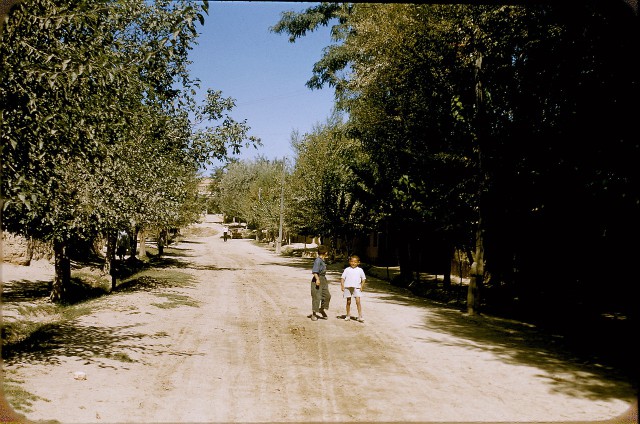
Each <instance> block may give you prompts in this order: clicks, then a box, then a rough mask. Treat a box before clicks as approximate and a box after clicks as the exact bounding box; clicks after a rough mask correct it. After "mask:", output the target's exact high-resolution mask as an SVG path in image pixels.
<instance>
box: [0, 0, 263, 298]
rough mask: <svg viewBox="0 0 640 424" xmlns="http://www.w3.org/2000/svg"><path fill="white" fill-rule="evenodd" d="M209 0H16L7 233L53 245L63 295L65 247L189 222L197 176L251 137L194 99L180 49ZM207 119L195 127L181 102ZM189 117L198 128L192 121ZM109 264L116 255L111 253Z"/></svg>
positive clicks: (7, 65)
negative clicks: (60, 0)
mask: <svg viewBox="0 0 640 424" xmlns="http://www.w3.org/2000/svg"><path fill="white" fill-rule="evenodd" d="M207 10H208V3H207V2H202V3H199V4H196V5H194V4H193V3H191V2H188V1H177V2H156V3H154V4H148V3H140V2H137V1H108V0H104V1H100V2H80V3H72V4H69V5H63V6H60V5H58V4H56V3H55V2H51V1H48V0H40V1H38V2H35V3H30V4H28V5H27V4H18V5H17V6H16V7H15V8H14V9H13V10H12V11H11V14H10V16H9V19H8V21H7V23H6V25H5V27H4V31H3V33H2V43H1V44H0V50H1V51H0V53H1V54H2V59H1V60H2V61H3V63H2V81H1V82H0V96H1V98H2V118H3V119H2V122H1V125H2V136H1V137H2V174H3V178H2V197H3V205H2V206H3V218H4V220H3V223H4V224H5V228H6V229H8V230H9V231H12V232H16V233H19V234H23V235H26V236H28V237H35V238H39V239H43V240H51V241H53V243H54V249H55V252H56V253H55V254H56V278H55V281H54V284H53V290H52V293H51V299H52V300H54V301H61V300H63V299H64V297H65V290H66V289H65V287H66V285H67V284H68V280H69V260H68V254H67V247H68V245H69V243H71V242H73V241H75V240H78V239H83V238H90V237H94V236H95V235H96V234H98V233H100V232H103V233H105V234H106V235H107V239H108V240H109V241H108V243H107V244H108V246H110V247H113V244H114V243H113V240H114V237H115V232H116V231H117V230H118V229H119V228H131V227H132V226H136V227H139V228H155V229H157V230H158V231H159V232H160V233H162V232H163V231H166V229H167V228H171V227H173V226H176V225H179V224H181V223H184V222H185V221H184V220H190V219H194V216H195V214H194V209H196V208H198V206H197V205H198V202H197V201H196V195H195V193H196V185H195V183H194V181H195V176H196V173H197V171H198V170H199V168H201V167H204V165H205V164H206V162H207V161H209V160H211V159H212V158H215V159H225V158H227V154H228V149H231V150H232V151H233V152H237V150H238V148H239V146H240V145H242V141H243V140H244V139H247V144H251V143H259V140H257V139H255V138H253V137H248V136H247V131H248V127H247V126H246V123H244V122H243V123H236V122H235V121H234V120H233V119H231V118H230V116H229V115H228V114H227V112H228V111H229V110H231V108H232V107H233V101H232V100H231V99H223V98H222V97H221V96H220V93H219V92H212V91H210V92H209V95H208V97H207V99H206V101H205V103H204V105H203V106H201V107H199V108H197V107H196V106H195V103H194V101H193V100H192V98H191V95H192V91H191V89H192V88H193V87H194V84H196V82H195V81H192V80H191V78H190V77H189V73H188V71H187V64H188V61H187V52H188V50H189V48H190V45H191V44H192V43H193V42H195V40H196V37H197V32H196V23H197V22H200V23H201V24H202V23H203V22H204V17H203V14H202V13H206V12H207ZM190 110H195V111H194V115H195V116H196V118H197V119H200V121H202V120H208V121H219V122H214V123H215V124H216V125H214V126H202V125H201V126H199V128H198V130H196V131H195V132H194V131H193V128H194V124H193V123H192V122H190V119H189V111H190ZM200 121H199V122H198V124H201V123H202V122H200ZM108 251H109V253H108V255H107V265H109V261H110V260H111V259H112V258H113V249H108Z"/></svg>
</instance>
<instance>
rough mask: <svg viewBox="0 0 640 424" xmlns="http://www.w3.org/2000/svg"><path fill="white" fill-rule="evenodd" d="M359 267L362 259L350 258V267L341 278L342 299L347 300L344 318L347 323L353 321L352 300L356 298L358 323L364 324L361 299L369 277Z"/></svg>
mask: <svg viewBox="0 0 640 424" xmlns="http://www.w3.org/2000/svg"><path fill="white" fill-rule="evenodd" d="M359 265H360V258H359V257H358V256H357V255H351V256H349V266H348V267H347V268H345V269H344V271H342V277H340V290H342V297H346V298H347V314H346V315H345V316H344V320H345V321H349V320H351V316H350V315H349V312H350V310H351V298H352V297H355V298H356V306H357V308H358V321H359V322H364V318H363V317H362V305H361V303H360V297H362V291H363V290H364V283H365V281H367V277H366V276H365V275H364V271H363V270H362V268H360V266H359Z"/></svg>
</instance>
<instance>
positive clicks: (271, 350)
mask: <svg viewBox="0 0 640 424" xmlns="http://www.w3.org/2000/svg"><path fill="white" fill-rule="evenodd" d="M198 227H199V230H200V234H201V236H199V237H195V236H194V237H189V238H188V239H186V240H184V241H182V242H180V243H179V244H177V245H172V250H171V252H172V253H171V255H172V259H174V260H175V261H174V265H173V266H171V267H167V268H166V269H165V271H166V272H168V273H169V272H170V273H174V275H175V273H176V272H178V273H181V274H182V280H183V284H178V285H176V284H173V285H164V286H163V285H162V284H158V285H149V286H148V287H146V288H145V289H132V290H123V291H118V292H115V293H112V294H110V295H108V296H104V297H101V298H98V299H94V300H92V301H90V302H88V306H89V307H90V312H89V313H87V314H86V315H83V316H81V317H79V318H77V319H75V320H73V321H72V322H69V323H66V324H63V325H58V326H52V327H51V328H49V329H48V330H47V334H46V337H44V338H42V339H41V340H44V341H43V342H42V343H41V344H40V345H39V346H37V347H32V348H31V349H29V350H28V351H25V352H17V353H15V354H13V355H12V356H11V357H10V358H5V360H4V363H3V377H4V379H5V381H4V382H3V383H4V384H5V390H6V385H7V384H8V382H10V383H11V384H12V385H14V386H15V385H17V386H19V388H20V390H23V391H24V392H26V393H27V394H28V395H29V396H30V399H31V402H30V403H31V405H27V406H24V405H21V406H20V409H17V408H14V409H15V410H16V412H17V413H19V414H23V415H24V416H25V417H26V419H27V420H29V421H58V422H61V423H161V422H175V423H187V422H189V423H191V422H199V423H209V422H218V423H221V422H225V423H230V422H324V421H329V422H443V421H447V422H478V421H482V422H514V421H520V422H522V421H529V422H531V421H537V422H540V421H545V422H550V421H574V422H575V421H577V422H586V421H593V420H608V421H610V422H633V421H634V420H635V421H637V401H636V399H637V398H636V396H637V394H636V393H635V388H634V387H633V385H632V384H631V382H630V381H631V380H630V378H628V377H624V376H622V375H620V373H618V372H616V371H615V370H613V369H608V368H606V367H602V366H598V365H597V364H593V363H585V362H584V361H582V360H578V359H577V358H575V357H572V356H571V355H570V354H569V353H568V352H566V351H563V350H562V349H561V348H560V347H559V345H558V344H557V343H555V342H554V340H549V339H548V338H547V337H545V336H543V335H542V334H541V333H539V332H538V331H537V330H536V328H533V327H531V326H527V325H524V324H521V323H518V322H513V321H507V320H501V319H496V318H491V317H486V316H485V317H482V318H476V317H470V316H467V315H465V314H463V313H461V312H460V311H459V310H452V309H448V308H445V307H442V306H439V305H437V304H435V303H433V302H429V301H427V300H424V299H418V298H415V297H413V296H410V295H409V294H408V292H405V291H403V290H400V289H397V288H395V287H393V286H390V285H389V284H388V283H387V282H385V281H382V280H377V279H375V278H369V279H368V286H367V290H366V292H365V295H366V297H365V298H363V312H364V317H365V319H366V321H365V322H364V323H358V322H356V321H350V322H346V321H344V320H343V319H338V318H337V316H339V315H341V314H344V300H343V299H342V296H341V294H340V293H339V277H340V271H341V270H340V269H339V266H338V264H335V265H333V266H331V267H330V269H331V271H330V272H329V274H328V279H329V281H330V289H331V293H332V295H333V298H332V300H331V307H330V310H329V319H327V320H319V321H316V322H313V321H311V320H310V319H308V318H307V315H308V314H309V313H310V309H311V297H310V294H309V285H308V281H309V278H310V268H311V264H312V260H311V259H302V258H287V257H279V256H277V255H275V253H274V252H272V251H270V250H268V249H265V248H264V247H263V246H259V245H257V244H256V243H255V242H254V241H252V240H238V239H234V240H229V241H227V242H224V241H223V240H222V238H221V237H220V234H221V233H220V229H221V225H220V223H219V222H218V221H217V220H216V219H215V217H214V216H213V215H209V216H208V217H207V219H206V220H205V222H203V223H202V224H199V225H198ZM26 268H30V267H14V266H5V267H4V268H3V270H2V276H3V280H4V281H5V282H7V281H19V280H23V281H26V280H29V281H36V282H37V281H40V282H42V281H47V280H50V279H51V277H52V275H53V270H52V269H51V268H50V267H36V268H35V269H31V270H28V272H31V274H29V275H20V274H19V273H20V272H23V273H26V272H27V270H26ZM3 308H4V305H3ZM76 372H82V373H84V374H85V375H86V379H84V380H78V379H75V378H74V376H75V373H76ZM14 406H15V405H14ZM634 408H635V409H634ZM634 410H635V415H634ZM634 417H635V418H634Z"/></svg>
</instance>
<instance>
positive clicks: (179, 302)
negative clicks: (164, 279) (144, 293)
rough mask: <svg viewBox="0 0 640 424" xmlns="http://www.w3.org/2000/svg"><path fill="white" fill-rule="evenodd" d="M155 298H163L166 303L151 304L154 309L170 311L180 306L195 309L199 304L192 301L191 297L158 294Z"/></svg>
mask: <svg viewBox="0 0 640 424" xmlns="http://www.w3.org/2000/svg"><path fill="white" fill-rule="evenodd" d="M157 296H159V297H164V298H166V299H167V301H166V302H163V303H152V305H153V306H155V307H156V308H162V309H172V308H178V307H180V306H191V307H194V308H195V307H198V306H199V304H200V302H198V301H195V300H193V299H192V298H191V297H189V296H185V295H181V294H173V293H160V294H158V295H157Z"/></svg>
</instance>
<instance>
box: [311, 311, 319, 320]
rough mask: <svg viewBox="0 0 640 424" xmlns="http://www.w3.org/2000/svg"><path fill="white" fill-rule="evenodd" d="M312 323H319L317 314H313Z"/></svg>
mask: <svg viewBox="0 0 640 424" xmlns="http://www.w3.org/2000/svg"><path fill="white" fill-rule="evenodd" d="M311 321H318V317H317V316H316V313H315V312H314V313H312V314H311Z"/></svg>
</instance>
